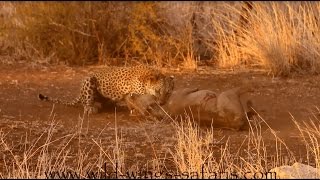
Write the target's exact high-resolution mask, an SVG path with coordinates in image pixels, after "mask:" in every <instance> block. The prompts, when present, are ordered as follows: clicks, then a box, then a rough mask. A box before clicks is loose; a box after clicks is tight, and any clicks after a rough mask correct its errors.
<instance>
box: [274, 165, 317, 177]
mask: <svg viewBox="0 0 320 180" xmlns="http://www.w3.org/2000/svg"><path fill="white" fill-rule="evenodd" d="M269 172H275V173H276V178H277V179H319V178H320V170H319V169H317V168H314V167H312V166H309V165H305V164H301V163H294V164H293V165H292V166H280V167H275V168H273V169H271V170H270V171H269ZM273 178H274V177H273Z"/></svg>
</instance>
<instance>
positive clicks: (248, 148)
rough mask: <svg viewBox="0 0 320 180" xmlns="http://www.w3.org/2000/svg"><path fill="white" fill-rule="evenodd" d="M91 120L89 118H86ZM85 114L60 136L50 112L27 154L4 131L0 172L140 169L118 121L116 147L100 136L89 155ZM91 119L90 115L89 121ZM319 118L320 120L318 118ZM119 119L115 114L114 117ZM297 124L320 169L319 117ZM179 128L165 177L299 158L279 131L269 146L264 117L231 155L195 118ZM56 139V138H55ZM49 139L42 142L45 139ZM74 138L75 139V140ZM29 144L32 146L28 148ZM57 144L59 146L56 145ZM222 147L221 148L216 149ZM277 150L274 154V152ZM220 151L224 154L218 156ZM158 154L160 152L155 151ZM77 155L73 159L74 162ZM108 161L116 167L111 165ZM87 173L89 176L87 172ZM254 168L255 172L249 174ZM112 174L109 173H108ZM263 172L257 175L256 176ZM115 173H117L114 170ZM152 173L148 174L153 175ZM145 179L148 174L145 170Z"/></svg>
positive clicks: (238, 172) (262, 170)
mask: <svg viewBox="0 0 320 180" xmlns="http://www.w3.org/2000/svg"><path fill="white" fill-rule="evenodd" d="M86 118H89V117H86ZM86 118H83V117H79V122H78V125H77V126H76V127H75V129H76V130H75V132H74V133H70V134H67V135H65V136H61V137H58V138H57V137H55V135H56V134H55V128H56V126H57V123H56V122H55V120H54V119H55V117H54V115H52V114H51V115H50V120H51V124H50V127H48V129H47V130H46V131H45V132H44V133H43V134H41V136H39V138H38V139H36V140H35V141H33V142H34V143H33V144H31V145H30V146H28V148H26V149H25V150H24V153H23V155H21V154H17V153H15V150H14V149H13V148H12V147H10V145H9V143H8V142H6V135H5V134H4V133H3V132H2V131H1V133H0V143H1V149H0V150H1V151H2V152H4V153H5V154H6V155H5V156H6V158H5V159H6V160H5V161H4V164H3V166H4V167H5V171H3V172H1V174H0V176H1V177H2V178H47V177H48V176H50V173H51V176H55V177H56V178H57V177H58V174H55V173H57V172H58V173H60V174H59V175H60V178H62V177H64V178H66V177H67V178H72V177H73V178H88V176H90V175H91V177H93V174H94V175H95V177H100V178H101V177H102V178H103V177H105V176H104V175H105V170H106V168H108V170H110V168H111V170H112V172H115V171H116V170H118V171H117V173H118V175H117V176H118V177H124V176H126V175H127V173H128V172H134V171H135V170H139V167H138V166H136V165H135V166H132V167H128V166H127V165H126V161H125V159H126V154H125V153H124V149H123V142H122V137H121V134H120V133H119V132H118V127H117V123H115V139H114V144H113V146H112V147H113V148H111V149H110V146H109V148H107V147H105V146H104V145H103V143H102V141H101V139H100V137H94V138H91V139H92V146H95V147H97V148H98V153H97V156H96V157H95V158H92V157H90V155H89V153H90V151H92V147H91V148H89V149H87V148H85V147H87V146H88V145H87V144H84V143H83V142H82V138H83V137H84V136H85V134H86V133H85V128H83V123H84V121H85V119H86ZM88 120H89V119H88ZM316 120H317V121H318V119H316ZM115 121H116V117H115ZM293 121H294V122H295V124H296V127H297V128H298V129H299V130H300V132H301V135H300V137H301V138H302V139H303V142H304V143H305V146H306V149H307V150H308V154H307V159H308V160H309V161H310V162H316V167H317V168H319V165H320V161H319V157H320V156H319V155H320V153H319V152H320V150H319V147H320V146H319V138H320V130H319V127H318V125H317V124H316V122H315V121H310V123H298V122H297V121H295V120H294V118H293ZM172 124H173V126H174V127H175V129H176V136H175V139H176V144H175V148H173V149H168V151H170V152H171V153H170V154H171V157H168V158H169V159H172V160H173V162H174V164H175V168H176V172H175V170H173V169H166V170H167V171H168V173H167V174H165V173H163V174H159V176H160V177H162V178H165V177H172V176H173V175H179V177H181V178H196V177H198V178H201V177H204V178H226V177H229V178H232V177H233V178H234V177H242V178H244V176H245V177H247V178H249V177H254V176H255V175H256V176H259V177H266V176H274V174H272V173H268V171H269V170H270V169H272V168H274V167H276V166H281V165H291V164H293V163H294V162H298V160H297V159H296V158H295V157H294V156H293V155H292V152H291V151H290V149H289V148H288V147H287V146H286V144H285V143H284V142H283V141H282V140H281V138H279V137H278V136H277V133H276V132H275V131H274V130H272V129H271V128H270V127H269V131H270V134H272V135H273V136H274V140H275V141H274V142H275V143H276V144H275V146H272V147H270V146H266V144H265V142H264V138H263V135H262V130H261V124H266V125H267V126H268V124H267V123H266V122H265V121H264V120H263V118H262V117H257V118H255V119H254V120H252V121H249V126H250V128H249V131H248V135H247V136H246V138H245V139H243V141H242V143H241V146H240V147H239V150H238V151H237V152H236V153H232V152H231V150H230V148H231V147H232V146H233V145H232V143H231V142H230V141H229V139H228V140H227V141H226V142H225V143H221V142H222V139H223V138H224V137H222V139H216V137H214V130H213V129H212V128H211V129H208V130H207V131H205V132H203V131H201V130H200V128H199V127H198V126H197V125H196V124H195V123H194V122H193V121H192V118H191V117H187V118H186V119H183V120H182V121H180V122H179V123H178V122H175V121H173V122H172ZM54 137H55V138H54ZM42 138H43V139H44V141H41V140H40V139H42ZM72 141H75V142H76V143H71V142H72ZM70 146H77V147H78V148H76V149H77V151H76V152H75V154H74V152H73V153H72V152H71V151H70V149H71V147H70ZM26 147H27V146H26ZM53 147H56V148H53ZM217 149H218V150H219V151H217ZM271 151H272V152H276V155H275V156H271V158H270V153H269V152H271ZM217 152H219V153H220V154H218V155H217V154H216V153H217ZM154 153H155V152H154ZM155 157H156V159H152V160H151V161H153V162H154V163H155V164H154V167H153V168H151V169H148V172H152V171H154V172H161V171H163V167H165V166H166V165H165V164H164V163H165V162H164V161H163V160H161V159H157V157H160V156H158V155H156V154H155ZM71 159H72V161H70V160H71ZM105 163H107V164H110V165H111V166H108V167H106V166H105ZM88 172H89V174H90V175H88ZM248 172H250V173H248ZM107 173H110V172H107ZM255 173H258V174H255ZM111 176H113V177H114V176H115V174H112V175H111ZM151 176H152V175H151V174H148V176H147V177H151ZM140 177H145V175H144V174H140Z"/></svg>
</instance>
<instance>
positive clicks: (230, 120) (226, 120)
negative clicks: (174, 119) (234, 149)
mask: <svg viewBox="0 0 320 180" xmlns="http://www.w3.org/2000/svg"><path fill="white" fill-rule="evenodd" d="M249 91H251V90H250V89H248V88H242V87H238V88H234V89H231V90H227V91H224V92H222V93H221V94H217V93H215V92H213V91H210V90H198V89H196V88H194V89H190V88H186V89H182V90H176V91H174V92H173V93H172V95H171V96H170V98H169V100H168V101H167V103H166V105H165V108H164V109H165V110H167V111H168V113H169V114H171V115H183V114H185V113H187V114H188V115H189V116H190V117H192V118H193V119H194V120H195V121H197V122H199V123H200V124H208V125H209V124H212V125H213V126H215V127H223V128H230V129H235V130H239V129H240V128H242V127H243V126H244V125H245V124H246V122H247V118H246V116H247V115H248V116H251V115H252V111H251V108H250V107H251V106H252V103H251V101H250V100H248V99H246V98H244V97H243V96H242V95H243V94H244V93H246V92H249ZM127 99H128V100H129V102H131V103H130V104H132V106H131V108H133V109H136V110H138V111H139V112H140V113H141V114H142V115H146V112H148V113H149V114H151V115H153V116H155V117H157V118H163V117H164V116H165V113H164V112H163V109H162V108H161V107H160V106H159V105H158V104H157V103H156V102H155V99H154V98H152V96H150V95H135V96H128V98H127ZM150 107H152V108H150Z"/></svg>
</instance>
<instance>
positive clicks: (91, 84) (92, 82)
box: [80, 76, 98, 114]
mask: <svg viewBox="0 0 320 180" xmlns="http://www.w3.org/2000/svg"><path fill="white" fill-rule="evenodd" d="M80 96H81V97H80V101H81V102H82V104H83V106H84V112H85V113H88V114H95V113H97V112H98V107H95V99H96V98H97V96H98V91H97V79H96V78H95V77H94V76H90V77H87V78H86V79H85V80H84V81H83V83H82V86H81V90H80Z"/></svg>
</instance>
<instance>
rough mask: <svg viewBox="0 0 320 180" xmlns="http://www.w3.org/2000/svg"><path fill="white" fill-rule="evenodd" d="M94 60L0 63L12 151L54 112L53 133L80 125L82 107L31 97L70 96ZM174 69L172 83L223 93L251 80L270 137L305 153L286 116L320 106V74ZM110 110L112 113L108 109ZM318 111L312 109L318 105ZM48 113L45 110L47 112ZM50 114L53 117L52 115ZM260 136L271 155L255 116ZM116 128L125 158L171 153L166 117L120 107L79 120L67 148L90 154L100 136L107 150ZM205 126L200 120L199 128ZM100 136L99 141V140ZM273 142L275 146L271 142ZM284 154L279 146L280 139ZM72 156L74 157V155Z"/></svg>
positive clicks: (1, 100)
mask: <svg viewBox="0 0 320 180" xmlns="http://www.w3.org/2000/svg"><path fill="white" fill-rule="evenodd" d="M97 68H98V67H76V68H70V67H66V66H52V67H43V66H35V67H30V66H25V65H24V64H21V65H17V64H15V65H3V64H2V65H1V66H0V69H1V70H0V77H1V78H0V89H1V90H0V129H1V130H0V131H2V132H3V133H4V134H5V138H4V139H5V141H6V143H7V144H9V145H10V146H11V148H12V150H13V152H12V153H14V154H17V155H22V153H23V152H24V151H25V150H26V149H28V148H29V147H30V146H31V145H32V144H34V143H38V144H40V145H41V142H44V139H45V136H44V137H43V139H41V141H39V142H36V139H37V138H39V136H40V135H41V134H42V133H44V132H45V130H46V129H47V128H48V127H49V126H50V123H51V122H52V119H54V122H55V124H57V127H56V128H55V131H54V134H53V137H52V140H55V139H57V141H56V142H58V141H59V140H58V138H59V137H62V136H64V135H67V134H70V133H74V132H77V131H78V130H79V129H80V126H79V122H80V121H79V115H82V113H83V112H82V111H83V109H82V108H81V107H79V108H73V107H65V106H63V105H55V106H53V105H52V104H50V103H47V102H41V101H39V100H38V98H37V95H38V93H40V92H41V93H43V94H45V95H48V96H52V97H62V98H63V99H68V100H71V99H72V98H74V97H76V96H77V95H78V92H79V86H80V84H81V80H82V79H83V78H84V77H85V76H86V75H87V74H88V73H89V72H90V71H91V70H94V69H97ZM167 73H168V74H172V75H174V76H175V88H176V89H179V88H184V87H198V88H200V89H211V90H213V91H216V92H218V93H219V92H222V91H224V90H227V89H229V88H233V87H236V86H239V85H241V84H242V83H243V82H244V81H247V82H250V83H252V84H253V85H254V87H255V90H256V91H255V92H254V93H253V94H251V97H252V100H253V103H254V105H255V107H256V111H257V112H258V113H259V114H260V116H261V117H262V118H263V119H264V120H265V121H266V122H267V123H268V124H269V126H270V127H271V128H272V129H273V130H275V131H276V133H277V136H278V137H280V138H281V139H283V140H284V141H285V143H286V144H287V145H288V147H289V149H290V150H291V151H292V152H293V155H294V156H295V157H296V159H297V160H299V159H302V160H303V161H304V160H305V159H306V152H305V145H304V144H302V143H301V140H300V139H299V138H298V136H299V132H298V130H297V128H295V125H294V124H293V122H292V120H291V119H292V118H291V115H290V113H291V114H292V116H293V117H294V118H295V119H296V120H297V121H298V122H302V121H304V120H309V118H310V117H313V114H312V112H315V110H316V108H315V107H316V106H319V99H320V94H319V87H320V76H311V75H303V76H302V75H293V76H292V77H288V78H272V77H270V76H268V75H267V74H266V73H265V72H262V71H256V70H243V71H240V70H238V71H222V70H215V69H209V68H207V69H206V68H202V69H201V70H199V72H189V73H179V72H177V71H167ZM115 112H116V113H115ZM318 112H319V111H318ZM50 115H51V116H50ZM53 116H54V118H53ZM261 125H262V130H261V135H262V136H263V137H264V141H265V142H266V146H267V147H269V148H270V149H269V150H268V155H270V157H271V156H273V155H275V145H276V143H275V142H274V136H273V135H272V134H271V133H270V130H269V129H268V127H267V126H266V125H265V124H264V123H261ZM115 127H117V131H118V134H119V135H121V139H122V140H121V141H122V142H121V146H122V149H123V150H124V152H125V154H126V156H125V163H126V164H128V166H127V167H130V164H139V165H141V166H143V165H146V164H149V166H151V165H150V164H152V162H151V161H149V162H148V161H146V160H152V159H154V158H155V156H157V158H159V159H161V158H166V159H168V160H169V161H168V162H170V153H169V149H170V150H171V151H174V145H175V138H174V136H175V129H174V127H173V125H172V123H169V122H165V121H159V122H152V121H148V120H143V119H138V118H135V117H130V116H129V112H128V110H127V109H126V108H125V107H117V108H116V109H115V108H114V107H113V106H110V107H109V109H106V110H105V111H104V112H101V113H99V114H95V115H92V116H91V117H90V119H89V121H88V120H87V119H85V120H84V122H83V125H82V128H83V129H82V132H85V131H88V134H87V135H84V136H81V137H82V139H81V143H80V144H79V143H78V139H77V138H75V139H74V141H72V142H71V143H70V144H69V147H70V148H71V153H70V154H71V159H72V153H76V152H77V148H79V146H81V148H82V150H88V152H89V154H91V156H89V157H91V158H95V157H97V156H98V155H99V154H98V153H97V152H98V150H99V147H98V145H97V144H96V143H95V142H94V141H96V142H101V146H102V147H103V149H104V150H105V151H108V152H112V149H113V148H114V144H115ZM206 129H207V127H201V131H203V132H205V131H206ZM214 133H216V134H215V136H216V138H217V140H219V139H221V138H222V137H224V138H223V139H222V141H221V145H223V144H224V143H225V142H226V141H227V139H228V138H229V140H230V142H231V144H232V146H231V147H230V148H231V152H232V151H234V152H236V151H237V150H238V148H239V146H240V145H241V143H242V141H243V139H245V137H247V136H248V131H240V132H235V131H230V130H215V131H214ZM99 140H101V141H99ZM216 146H217V147H216V149H215V152H217V156H218V154H220V146H219V145H216ZM278 148H279V147H278ZM282 148H283V151H284V153H285V148H284V146H282ZM1 151H3V153H4V154H5V156H1V157H0V162H1V161H2V160H5V159H6V160H8V159H10V158H9V157H10V154H11V153H9V152H7V151H5V150H3V149H0V152H1ZM73 158H76V157H73ZM106 161H107V160H106Z"/></svg>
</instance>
